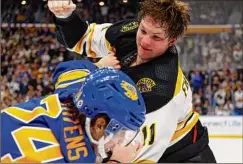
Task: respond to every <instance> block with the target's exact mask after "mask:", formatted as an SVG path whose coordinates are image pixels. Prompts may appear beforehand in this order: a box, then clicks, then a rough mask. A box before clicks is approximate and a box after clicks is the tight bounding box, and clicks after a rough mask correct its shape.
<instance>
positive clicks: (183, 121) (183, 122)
mask: <svg viewBox="0 0 243 164" xmlns="http://www.w3.org/2000/svg"><path fill="white" fill-rule="evenodd" d="M192 114H193V110H192V109H191V110H190V112H189V113H188V114H187V116H186V117H185V118H184V119H183V120H182V121H180V122H179V123H177V128H176V130H180V129H182V128H184V126H185V123H186V122H187V120H188V118H189V117H190V116H191V115H192Z"/></svg>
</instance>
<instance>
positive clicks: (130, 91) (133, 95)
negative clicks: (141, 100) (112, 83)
mask: <svg viewBox="0 0 243 164" xmlns="http://www.w3.org/2000/svg"><path fill="white" fill-rule="evenodd" d="M121 87H122V88H123V89H124V90H125V92H124V94H125V95H126V96H127V97H128V98H130V99H131V100H133V101H135V100H137V99H138V93H137V90H136V88H135V87H134V86H133V85H132V84H130V83H128V82H126V81H122V83H121Z"/></svg>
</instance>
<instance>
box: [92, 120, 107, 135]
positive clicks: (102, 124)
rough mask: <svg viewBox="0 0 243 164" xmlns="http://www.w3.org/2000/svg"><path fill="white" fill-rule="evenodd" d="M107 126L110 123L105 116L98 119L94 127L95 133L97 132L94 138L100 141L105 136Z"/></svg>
mask: <svg viewBox="0 0 243 164" xmlns="http://www.w3.org/2000/svg"><path fill="white" fill-rule="evenodd" d="M107 124H108V122H107V120H106V119H105V118H104V117H103V116H101V117H98V118H96V120H95V122H94V126H93V127H92V129H93V131H94V132H95V137H94V138H95V139H96V140H99V139H100V138H101V137H102V136H103V135H104V134H105V128H106V126H107Z"/></svg>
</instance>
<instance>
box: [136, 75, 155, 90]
mask: <svg viewBox="0 0 243 164" xmlns="http://www.w3.org/2000/svg"><path fill="white" fill-rule="evenodd" d="M155 85H156V84H155V82H154V81H153V80H152V79H150V78H142V79H140V80H139V81H138V82H137V86H138V88H139V90H140V92H142V93H145V92H151V91H152V88H153V87H154V86H155Z"/></svg>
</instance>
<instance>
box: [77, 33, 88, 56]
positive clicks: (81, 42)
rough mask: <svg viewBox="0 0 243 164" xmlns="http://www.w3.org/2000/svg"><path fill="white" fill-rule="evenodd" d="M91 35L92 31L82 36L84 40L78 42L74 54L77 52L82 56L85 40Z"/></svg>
mask: <svg viewBox="0 0 243 164" xmlns="http://www.w3.org/2000/svg"><path fill="white" fill-rule="evenodd" d="M89 33H90V29H89V31H88V32H87V33H86V34H84V35H83V36H82V38H81V39H80V40H79V41H78V43H76V45H75V47H74V48H73V51H74V52H76V53H78V54H82V52H83V48H82V47H83V44H84V40H85V38H86V37H87V35H88V34H89Z"/></svg>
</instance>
